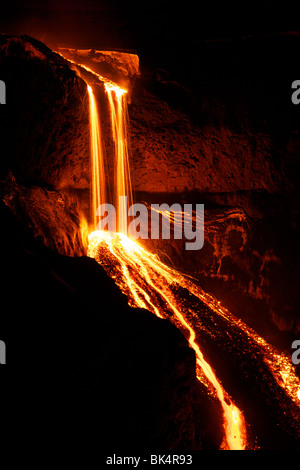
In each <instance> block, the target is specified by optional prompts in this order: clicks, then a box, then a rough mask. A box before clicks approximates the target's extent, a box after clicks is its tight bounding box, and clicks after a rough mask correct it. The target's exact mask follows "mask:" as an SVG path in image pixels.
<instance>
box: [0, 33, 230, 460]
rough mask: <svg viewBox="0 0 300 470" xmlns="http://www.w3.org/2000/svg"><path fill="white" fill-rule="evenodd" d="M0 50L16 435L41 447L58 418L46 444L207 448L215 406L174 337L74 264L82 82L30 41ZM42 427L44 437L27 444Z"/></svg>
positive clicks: (85, 179)
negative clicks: (19, 431)
mask: <svg viewBox="0 0 300 470" xmlns="http://www.w3.org/2000/svg"><path fill="white" fill-rule="evenodd" d="M0 54H1V71H2V70H4V71H5V73H6V75H3V76H2V75H1V78H4V80H6V82H7V83H10V84H12V87H13V89H11V91H10V93H11V95H10V96H9V101H10V98H11V97H13V96H14V97H13V98H12V100H13V101H10V103H11V107H10V106H9V107H8V108H5V109H4V110H1V111H4V114H2V116H1V117H5V122H3V124H4V128H5V129H6V130H7V135H6V139H5V140H6V146H5V152H4V160H3V161H2V162H1V163H2V166H1V177H2V185H1V199H2V202H1V220H2V223H3V224H4V226H5V230H4V231H2V238H1V241H2V243H1V246H2V247H3V250H5V253H4V255H3V256H2V270H3V272H5V280H4V283H3V285H2V288H3V303H4V304H5V305H9V309H7V310H6V311H5V312H3V315H1V325H0V326H1V340H4V341H5V343H6V345H7V351H8V362H9V363H10V366H11V367H18V368H19V370H20V372H19V376H18V377H19V378H18V379H17V380H16V382H17V383H16V384H15V385H16V390H19V389H20V387H21V386H22V381H23V380H25V379H26V383H27V384H28V388H27V390H24V387H22V389H23V391H24V394H23V397H22V400H19V401H18V405H17V406H16V408H15V412H16V415H18V418H20V417H21V418H22V419H24V422H25V421H28V420H29V418H30V421H31V424H32V428H33V429H34V431H33V432H32V434H31V433H29V434H30V436H31V438H32V439H34V440H35V442H36V441H37V440H38V441H41V444H43V442H45V439H46V440H47V439H50V438H51V428H52V425H55V424H56V423H57V422H59V423H60V429H59V430H58V429H57V426H56V439H57V440H62V441H63V440H64V439H65V436H66V435H68V440H70V439H71V440H72V441H73V448H74V446H76V445H78V446H81V445H82V444H83V442H85V441H86V442H87V444H88V446H89V448H90V449H91V450H92V451H95V452H96V451H97V449H98V446H99V440H101V444H102V446H103V448H105V449H107V450H110V449H111V450H112V451H114V450H115V449H118V450H121V449H124V450H128V449H139V451H142V450H147V451H149V449H156V450H157V449H168V450H177V449H182V450H183V449H184V450H197V449H201V448H213V449H218V448H219V446H220V443H221V438H222V432H221V410H220V409H219V408H218V407H217V406H216V405H215V403H211V401H210V399H209V398H208V397H207V396H206V392H205V390H202V388H201V386H200V385H199V382H198V381H197V379H196V374H195V355H194V352H193V350H192V349H191V348H190V347H189V346H188V343H187V341H186V339H185V338H184V336H183V335H182V334H181V333H179V331H178V330H177V329H176V328H175V327H174V326H172V325H171V324H170V323H169V322H168V321H162V320H160V319H158V318H156V317H155V316H154V315H152V314H150V313H149V312H147V311H144V310H140V309H132V308H130V307H129V306H128V304H127V300H126V298H125V296H124V295H123V294H122V293H121V292H120V291H119V289H118V288H117V287H116V286H115V284H114V282H113V281H112V280H111V279H110V278H108V276H107V275H106V274H105V272H104V270H103V269H102V268H101V267H100V266H99V265H98V264H97V263H96V262H95V261H94V260H92V259H90V258H86V257H84V256H81V255H82V254H84V251H85V246H84V243H83V239H82V237H81V234H80V220H81V213H80V207H81V205H80V206H79V205H78V195H77V196H76V194H75V193H74V190H78V189H82V188H83V189H87V188H88V186H89V171H88V169H89V134H88V133H89V126H88V102H87V96H86V85H85V83H84V82H83V81H82V80H81V79H80V78H79V77H78V76H76V74H75V73H74V72H73V71H71V70H70V69H69V67H68V65H66V62H65V61H64V60H63V59H61V58H60V57H59V56H57V55H55V54H53V53H52V52H51V51H50V50H49V49H47V48H46V47H45V46H43V45H42V44H41V43H39V42H37V41H35V40H33V39H30V38H27V37H23V38H5V37H2V38H1V51H0ZM16 71H17V72H18V73H17V74H16V75H14V74H15V73H16ZM1 73H2V72H1ZM20 76H22V80H20ZM18 83H19V89H18V87H17V85H18ZM19 99H20V101H19ZM28 109H30V113H28ZM17 110H20V112H19V113H17ZM16 116H17V118H16ZM13 120H14V126H12V121H13ZM21 361H25V362H26V378H24V379H23V372H24V375H25V371H24V370H23V368H22V365H21ZM19 382H20V383H19ZM10 393H11V392H10ZM13 393H14V392H12V395H11V396H14V395H13ZM11 396H10V397H9V398H10V399H11ZM25 404H26V406H25ZM45 404H47V406H46V407H45ZM24 410H29V411H28V413H27V411H24ZM40 410H43V411H42V412H41V411H40ZM29 414H30V416H29ZM10 419H11V417H10ZM45 424H46V426H47V428H48V429H49V436H48V432H46V434H44V433H43V435H41V436H40V437H39V436H38V435H37V434H38V433H37V432H36V430H38V429H43V430H45ZM27 432H28V431H27ZM27 436H28V435H27Z"/></svg>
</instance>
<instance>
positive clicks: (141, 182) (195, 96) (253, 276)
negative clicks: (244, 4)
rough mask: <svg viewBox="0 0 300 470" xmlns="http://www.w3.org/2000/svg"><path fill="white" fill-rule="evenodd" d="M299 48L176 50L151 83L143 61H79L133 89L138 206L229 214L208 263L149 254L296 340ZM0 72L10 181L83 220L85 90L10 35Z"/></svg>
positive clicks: (203, 46)
mask: <svg viewBox="0 0 300 470" xmlns="http://www.w3.org/2000/svg"><path fill="white" fill-rule="evenodd" d="M299 40H300V38H299V35H298V34H292V33H291V34H285V35H284V34H282V35H261V36H253V37H245V38H239V39H232V40H231V39H229V40H226V41H225V40H220V41H202V42H199V43H197V44H195V45H194V46H193V47H191V48H190V49H188V50H186V51H184V52H185V53H184V54H183V53H182V51H178V57H177V59H178V60H175V59H176V54H175V51H174V54H175V55H174V57H173V59H172V58H170V57H169V58H166V63H165V66H166V69H160V70H156V71H153V70H149V69H147V64H145V63H144V61H143V60H141V64H142V65H141V75H140V76H139V74H138V73H137V70H138V68H137V63H136V61H133V63H131V62H130V61H129V62H130V64H131V65H130V67H131V68H130V67H129V66H128V63H129V62H128V60H127V59H128V57H127V56H126V60H127V66H126V60H125V59H124V57H125V56H123V59H122V53H117V54H119V56H118V55H117V56H116V55H115V56H114V55H113V54H112V53H111V54H109V53H108V52H107V51H106V52H105V53H104V52H103V51H102V52H101V51H94V50H90V51H78V50H75V49H74V51H73V52H74V54H76V56H78V57H81V59H82V58H83V59H84V60H86V61H87V62H86V63H87V64H88V63H90V64H92V63H93V64H94V65H95V64H98V65H97V66H98V67H100V69H101V70H102V69H103V67H104V69H105V68H106V70H107V71H108V72H109V73H110V74H111V76H113V75H114V74H115V76H117V75H118V77H119V78H120V77H121V75H122V74H123V76H124V80H125V81H127V83H128V80H131V81H130V86H129V88H130V103H129V107H128V111H129V117H130V150H131V169H132V179H133V188H134V190H135V191H136V195H137V199H139V200H146V201H147V202H148V203H151V202H154V201H155V200H157V199H160V200H161V201H162V202H167V200H169V199H172V201H175V202H180V203H182V202H200V203H205V205H206V206H205V211H206V212H205V214H206V217H207V220H209V219H212V218H214V213H215V211H216V210H219V211H220V212H219V214H220V218H219V219H215V224H214V225H213V224H210V225H208V226H207V227H206V234H205V244H204V248H203V250H201V251H200V252H199V253H197V254H196V256H194V257H192V258H190V257H189V254H188V253H187V252H186V251H184V250H183V248H182V246H181V245H180V243H176V244H174V243H173V242H172V243H170V244H169V245H168V246H166V244H164V245H163V246H161V245H159V244H157V243H156V242H155V243H152V244H151V243H149V246H150V247H151V248H153V249H158V250H159V251H163V252H164V253H165V254H166V255H167V256H168V259H172V260H173V263H174V264H175V265H176V266H177V267H179V268H180V269H185V268H187V271H188V272H189V273H191V274H193V275H196V276H197V277H198V279H200V280H201V282H203V283H204V284H203V285H205V286H207V287H208V288H209V290H210V291H211V292H212V293H214V294H216V295H218V297H219V298H220V299H221V300H222V301H224V302H225V304H226V306H228V307H229V308H230V309H231V310H234V312H235V313H236V314H237V315H239V312H247V313H246V319H247V321H249V322H250V324H253V326H256V323H257V322H256V317H257V312H258V311H259V312H260V313H259V316H260V317H261V318H263V317H264V318H267V319H268V320H267V323H268V324H269V321H271V322H272V324H273V325H274V324H275V325H276V327H277V329H279V330H282V331H289V332H293V333H297V332H298V331H299V296H298V291H299V289H298V287H297V282H298V281H297V279H298V273H297V265H299V263H298V252H299V250H297V242H296V240H297V237H298V236H299V195H298V191H297V185H298V175H299V148H300V145H299V143H300V134H299V129H300V118H299V112H298V109H297V107H296V106H294V105H293V104H292V102H291V83H292V81H293V80H294V79H295V78H297V76H296V69H295V64H294V62H293V61H291V60H290V57H292V56H294V57H296V53H297V50H298V49H297V48H298V46H299ZM69 53H70V54H71V53H72V50H69ZM126 54H127V53H126ZM126 54H125V55H126ZM0 59H1V61H0V63H1V79H4V80H5V81H6V82H7V84H8V85H9V86H7V93H8V102H9V103H10V104H9V105H6V106H5V109H4V107H3V106H2V107H1V110H0V111H1V128H2V129H3V130H4V134H5V139H4V145H3V152H2V153H3V158H2V160H1V169H2V174H3V177H4V176H7V169H10V170H11V171H12V172H13V174H14V176H15V178H16V181H17V184H19V185H21V186H22V187H24V188H28V191H29V192H31V194H32V190H30V189H29V187H30V185H32V184H35V186H36V187H38V186H42V187H43V188H44V189H47V190H51V191H58V193H57V197H58V198H59V194H62V193H63V194H64V198H65V199H66V198H67V195H66V192H64V191H68V190H70V191H71V192H72V195H73V194H74V191H75V192H77V193H76V194H77V196H78V198H79V201H80V205H81V207H83V206H84V209H85V210H87V209H88V203H87V201H88V192H89V188H90V171H89V117H88V97H87V92H86V84H85V82H84V80H82V79H81V78H80V77H79V76H78V73H76V72H75V71H74V70H71V69H70V64H69V63H68V62H67V61H65V60H64V59H63V58H62V57H60V56H59V55H57V54H54V53H53V52H52V51H51V50H50V49H48V48H47V47H46V46H44V45H43V44H41V43H40V42H38V41H35V40H34V39H32V38H29V37H24V36H23V37H20V38H12V37H7V36H2V37H1V45H0ZM171 59H172V60H171ZM122 60H123V61H122ZM89 61H90V62H89ZM169 62H170V63H169ZM132 64H135V65H132ZM162 65H163V64H162ZM126 67H127V68H126ZM132 67H133V68H132ZM71 68H72V67H71ZM100 69H99V70H100ZM124 70H125V73H124ZM102 71H103V70H102ZM21 77H22V78H21ZM102 95H103V96H102ZM97 97H98V99H99V100H100V101H101V100H102V101H101V104H102V105H103V106H102V107H101V109H102V110H103V114H104V115H103V121H104V122H103V135H104V140H105V143H106V152H107V155H108V158H109V155H110V152H111V148H110V146H109V145H110V144H109V143H108V142H109V138H108V137H109V135H110V129H109V127H108V126H107V125H106V124H107V116H106V117H105V113H106V114H107V109H106V108H105V96H104V94H103V93H102V91H101V90H100V89H99V91H98V96H97ZM28 109H30V113H28ZM24 194H25V193H24ZM36 194H38V191H37V192H36ZM41 194H42V193H41ZM44 194H45V193H44ZM52 194H54V193H52ZM26 197H27V196H26ZM55 197H56V196H55ZM163 198H164V199H163ZM23 207H25V205H23ZM26 210H27V209H26ZM232 210H233V212H234V213H238V212H239V211H240V212H239V214H243V216H242V218H243V221H242V222H241V220H240V217H239V216H238V217H235V218H234V217H231V216H230V217H228V214H230V211H232ZM75 218H76V217H75ZM74 228H75V227H74ZM79 229H80V227H79V226H78V227H77V229H76V230H77V231H78V230H79ZM58 231H59V230H58ZM158 245H159V246H158ZM229 297H230V299H229ZM253 302H254V303H253ZM258 304H259V305H260V307H259V308H258Z"/></svg>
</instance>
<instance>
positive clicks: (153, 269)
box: [88, 231, 246, 450]
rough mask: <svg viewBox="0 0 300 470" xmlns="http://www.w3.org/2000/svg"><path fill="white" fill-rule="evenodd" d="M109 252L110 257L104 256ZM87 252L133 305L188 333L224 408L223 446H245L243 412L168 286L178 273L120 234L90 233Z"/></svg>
mask: <svg viewBox="0 0 300 470" xmlns="http://www.w3.org/2000/svg"><path fill="white" fill-rule="evenodd" d="M99 250H100V251H101V256H100V255H99ZM108 254H110V255H112V257H111V258H109V257H108V258H107V256H108ZM88 255H89V256H90V257H93V258H95V259H96V260H97V261H98V262H99V264H103V265H104V268H105V269H107V271H108V274H109V275H110V276H111V277H112V278H113V279H114V280H115V282H116V284H117V285H118V286H119V287H120V288H121V290H122V291H123V292H124V293H125V294H126V295H127V296H128V300H129V303H130V304H131V305H132V306H136V307H142V308H147V309H148V310H150V311H152V312H153V313H155V314H156V315H158V316H160V317H163V318H168V319H171V320H172V317H173V316H174V318H175V319H176V320H177V322H179V324H180V325H181V326H182V328H183V329H184V330H187V331H188V332H189V339H188V340H189V344H190V346H191V347H192V348H193V349H194V351H195V353H196V360H197V366H198V368H200V369H201V371H202V373H204V375H205V377H206V378H207V379H208V381H209V382H210V383H211V385H212V386H213V387H214V389H215V391H216V395H217V397H218V399H219V400H220V403H221V405H222V408H223V414H224V433H225V442H224V443H223V445H222V448H223V449H230V450H233V449H238V450H242V449H245V448H246V425H245V422H244V418H243V415H242V413H241V412H240V410H239V409H238V408H237V407H236V406H235V405H234V404H233V402H232V401H231V399H230V397H229V396H228V395H227V394H226V392H225V391H224V389H223V387H222V385H221V384H220V382H219V381H218V379H217V377H216V375H215V373H214V372H213V370H212V368H211V367H210V365H209V364H208V363H207V361H206V360H205V359H204V357H203V354H202V352H201V350H200V348H199V345H198V344H197V343H196V341H195V332H194V330H193V328H192V327H191V326H190V324H189V322H188V321H187V320H186V318H185V316H184V315H183V313H182V312H181V310H180V308H179V304H180V302H179V300H178V299H177V298H176V295H174V293H173V291H172V289H171V288H170V286H171V285H172V284H174V283H178V282H179V274H178V273H177V272H176V271H175V270H172V269H170V268H169V267H167V266H166V265H164V264H163V263H161V262H160V261H159V259H158V258H157V257H156V256H155V255H154V254H152V253H150V252H148V251H147V250H145V249H144V248H143V247H141V246H140V245H139V244H138V243H137V242H135V241H133V240H131V239H129V238H128V237H127V236H126V235H124V234H122V233H118V234H116V233H111V232H106V231H95V232H92V233H91V234H90V235H89V250H88ZM116 261H117V263H118V265H117V266H116ZM197 377H198V379H199V380H200V377H201V374H197Z"/></svg>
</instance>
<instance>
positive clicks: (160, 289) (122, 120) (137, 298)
mask: <svg viewBox="0 0 300 470" xmlns="http://www.w3.org/2000/svg"><path fill="white" fill-rule="evenodd" d="M77 65H79V66H81V65H80V64H77ZM82 67H83V68H84V69H86V70H88V71H89V72H90V73H93V74H94V76H95V77H97V78H98V80H100V81H101V82H102V83H104V86H105V91H106V93H107V97H108V102H109V106H110V117H111V125H112V138H113V142H114V148H115V155H114V158H115V161H116V164H115V171H116V179H115V181H116V184H115V197H117V200H119V196H125V195H126V196H127V197H128V202H129V205H131V202H132V195H131V183H130V171H129V158H128V135H127V108H126V99H125V97H126V90H125V89H123V88H120V87H118V86H117V85H116V84H114V83H112V82H111V81H109V80H107V79H105V78H104V77H102V76H100V75H99V74H95V73H94V72H93V71H92V70H91V69H89V68H88V67H86V66H82ZM88 91H89V96H90V119H91V152H92V192H93V213H94V215H95V214H96V208H97V204H100V203H102V201H105V197H106V196H105V172H104V167H105V165H104V162H103V157H102V153H101V150H100V148H101V142H100V140H101V137H100V131H99V116H98V111H97V106H96V103H95V98H94V94H93V90H92V89H91V88H90V87H89V88H88ZM118 212H119V217H118V219H119V220H120V221H121V222H120V223H119V227H118V233H114V232H109V231H99V230H98V231H95V228H96V220H95V217H94V219H93V223H94V227H93V231H91V233H90V235H89V245H88V255H89V256H90V257H93V258H95V259H96V261H97V262H98V263H99V264H101V265H102V266H103V267H104V269H105V270H106V271H107V273H108V274H109V275H110V276H111V277H112V278H113V279H114V280H115V282H116V284H117V285H118V286H119V287H120V289H121V290H122V292H123V293H125V294H126V295H127V298H128V302H129V304H130V305H131V306H136V307H142V308H145V309H148V310H150V311H151V312H153V313H154V314H156V315H157V316H158V317H160V318H166V319H169V320H170V321H171V322H173V323H174V324H175V325H176V326H177V327H178V328H179V329H180V330H181V331H182V332H183V334H185V336H186V337H187V339H188V341H189V344H190V346H191V347H192V348H193V350H194V351H195V354H196V364H197V371H196V375H197V379H198V380H199V381H201V382H202V383H203V384H204V385H205V386H206V387H207V390H208V392H209V393H210V394H211V395H212V396H214V397H215V398H216V399H217V400H218V401H219V402H220V404H221V406H222V409H223V428H224V441H223V443H222V446H221V448H222V449H246V448H249V447H250V444H249V442H248V439H247V428H246V423H245V419H244V416H243V414H242V412H241V411H240V410H239V409H238V407H237V406H236V405H235V404H234V402H233V400H232V399H231V397H230V396H229V394H228V393H227V392H226V391H225V390H224V387H223V386H222V384H221V382H220V380H219V379H218V378H217V376H216V373H215V372H214V370H213V368H212V367H211V366H210V364H209V363H208V362H207V360H206V359H205V358H204V355H203V353H202V351H201V349H200V346H199V344H201V333H202V332H205V334H208V335H210V336H211V337H212V338H214V339H215V340H216V341H217V340H219V338H218V336H219V337H221V338H222V335H224V334H228V335H229V336H232V337H233V338H235V339H236V342H237V343H239V342H241V343H242V345H243V347H244V349H245V351H248V352H249V355H250V354H253V357H254V355H255V354H256V355H257V356H259V360H262V361H263V363H264V364H265V366H266V368H267V371H268V374H269V375H270V377H271V379H270V380H273V381H274V383H276V384H278V386H279V387H281V388H282V389H283V390H284V392H285V394H286V397H287V400H291V401H292V402H293V403H294V404H296V405H297V406H298V407H299V405H300V381H299V379H298V378H297V377H296V376H295V372H294V369H293V366H292V365H291V364H290V361H289V359H288V358H287V357H285V356H284V355H283V354H280V353H278V352H277V351H276V350H275V349H274V348H272V347H271V346H270V345H269V344H268V343H267V342H266V341H265V340H263V339H262V338H261V337H259V336H258V335H257V334H256V333H255V332H254V331H253V330H251V329H250V328H249V327H247V325H245V324H244V323H243V322H242V321H241V320H239V319H237V318H235V317H234V316H233V315H232V314H231V313H230V312H229V311H228V310H226V309H224V308H223V307H222V306H221V305H220V302H218V301H217V300H216V299H215V298H213V297H212V296H211V295H209V294H207V293H205V292H204V291H203V290H202V289H201V288H200V287H199V286H198V285H197V284H196V283H195V282H194V281H192V280H191V279H188V278H187V277H185V276H183V275H182V274H180V273H179V272H177V271H176V270H174V269H172V268H170V267H168V266H167V265H165V264H163V263H162V262H161V261H160V260H159V258H158V257H157V256H156V255H155V254H153V253H151V252H149V251H147V250H146V249H145V248H143V247H142V246H141V245H140V244H139V243H137V242H136V241H133V240H131V239H130V238H128V237H127V236H126V233H127V225H126V223H127V218H126V214H125V212H127V211H125V208H124V207H118ZM123 213H124V214H125V215H124V217H123ZM173 220H174V222H175V223H176V214H175V215H174V219H173ZM224 332H225V333H224ZM254 352H255V354H254Z"/></svg>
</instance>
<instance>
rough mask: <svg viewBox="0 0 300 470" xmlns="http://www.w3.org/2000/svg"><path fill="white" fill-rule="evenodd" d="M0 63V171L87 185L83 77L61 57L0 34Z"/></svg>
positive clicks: (56, 183) (53, 182) (54, 185)
mask: <svg viewBox="0 0 300 470" xmlns="http://www.w3.org/2000/svg"><path fill="white" fill-rule="evenodd" d="M0 64H1V65H0V70H1V77H2V79H3V80H4V81H5V83H6V84H7V105H6V109H5V110H1V111H2V113H3V114H2V115H1V127H2V131H3V136H4V142H3V143H2V155H3V158H2V159H1V160H2V161H1V168H2V171H3V172H5V169H6V168H9V169H10V170H11V171H12V172H13V173H14V175H15V177H16V178H17V180H18V181H19V182H24V183H28V182H34V183H37V184H40V185H44V186H48V187H49V186H50V187H52V188H62V187H65V186H72V187H74V188H86V187H88V184H89V170H90V165H89V114H88V109H89V108H88V97H87V88H86V84H85V83H84V81H83V80H82V79H81V78H79V77H78V76H77V75H76V73H75V72H74V71H73V70H70V67H69V64H68V63H67V62H66V61H65V60H64V59H62V58H61V57H60V56H58V55H57V54H55V53H53V52H52V51H51V50H50V49H48V48H47V47H46V46H44V45H43V44H42V43H40V42H39V41H35V40H34V39H32V38H29V37H26V36H25V37H21V38H16V37H7V36H3V35H2V36H0ZM58 155H59V158H58ZM79 162H80V164H78V163H79Z"/></svg>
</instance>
